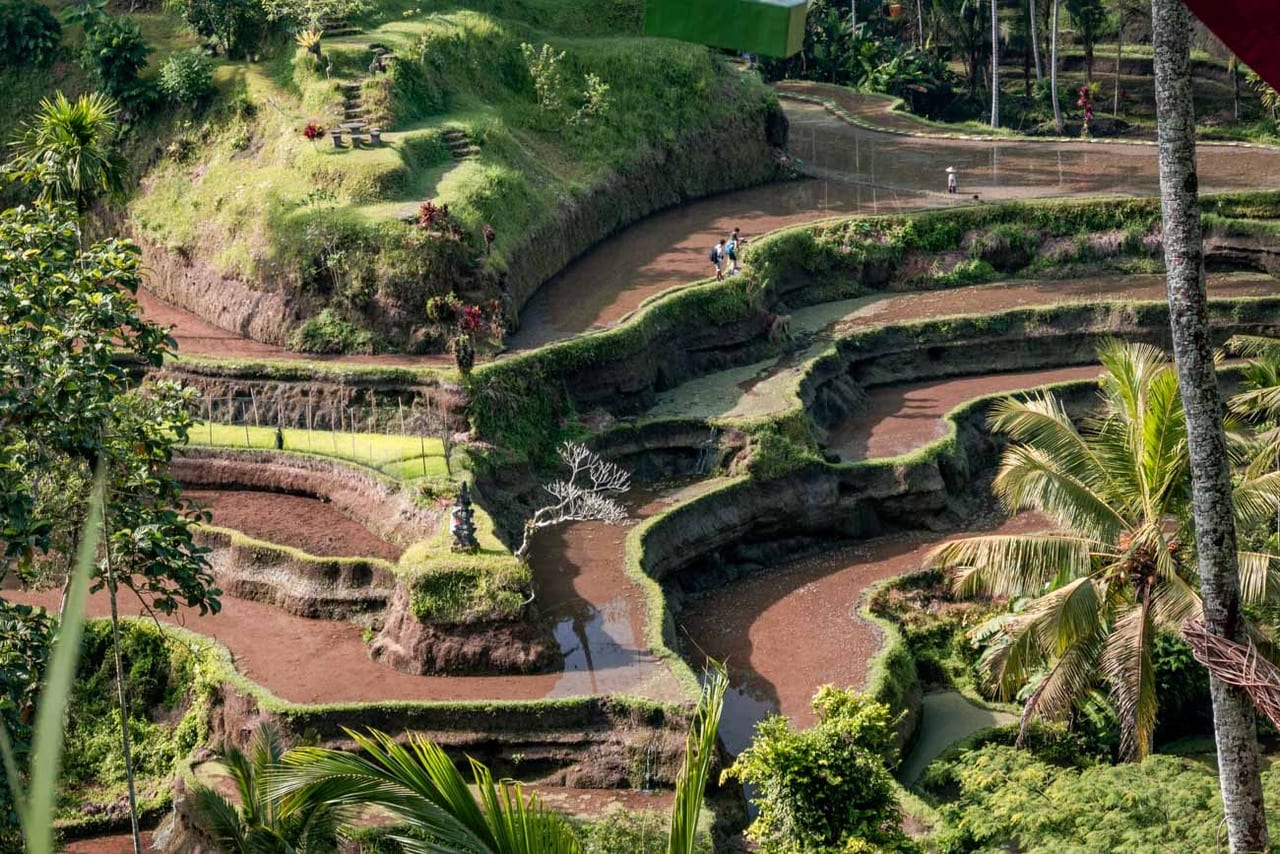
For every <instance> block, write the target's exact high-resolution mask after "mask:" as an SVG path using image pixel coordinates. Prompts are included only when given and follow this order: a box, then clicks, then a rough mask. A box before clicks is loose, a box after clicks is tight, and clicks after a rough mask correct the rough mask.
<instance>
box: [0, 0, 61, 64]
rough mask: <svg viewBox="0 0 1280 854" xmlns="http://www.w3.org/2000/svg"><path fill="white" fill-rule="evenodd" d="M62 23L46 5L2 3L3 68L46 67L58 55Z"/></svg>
mask: <svg viewBox="0 0 1280 854" xmlns="http://www.w3.org/2000/svg"><path fill="white" fill-rule="evenodd" d="M61 42H62V24H60V23H58V19H57V18H56V17H54V15H53V12H51V11H49V7H48V6H46V5H44V4H43V3H37V2H33V0H4V2H0V68H17V67H21V66H37V67H43V66H46V65H49V64H51V63H52V62H53V60H54V59H55V58H56V57H57V55H58V46H59V44H60V43H61Z"/></svg>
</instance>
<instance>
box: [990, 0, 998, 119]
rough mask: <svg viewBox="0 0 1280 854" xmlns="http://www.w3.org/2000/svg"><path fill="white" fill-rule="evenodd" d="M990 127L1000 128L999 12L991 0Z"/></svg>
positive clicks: (994, 0) (993, 0)
mask: <svg viewBox="0 0 1280 854" xmlns="http://www.w3.org/2000/svg"><path fill="white" fill-rule="evenodd" d="M991 126H992V127H993V128H998V127H1000V10H999V9H998V8H996V0H991Z"/></svg>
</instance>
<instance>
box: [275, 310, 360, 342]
mask: <svg viewBox="0 0 1280 854" xmlns="http://www.w3.org/2000/svg"><path fill="white" fill-rule="evenodd" d="M289 346H290V347H291V348H292V349H294V350H299V351H301V352H303V353H372V352H373V336H372V335H370V334H369V332H368V331H366V330H364V329H359V328H357V327H356V325H355V324H354V323H352V322H351V321H349V320H347V319H346V318H345V317H343V316H342V315H340V314H338V313H337V312H336V311H334V310H333V309H330V308H326V309H324V310H323V311H321V312H320V313H319V314H317V315H315V316H314V317H309V318H307V321H306V323H304V324H302V326H300V327H298V328H297V329H296V330H295V331H294V333H293V335H292V336H291V337H290V338H289Z"/></svg>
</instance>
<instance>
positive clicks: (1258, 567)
mask: <svg viewBox="0 0 1280 854" xmlns="http://www.w3.org/2000/svg"><path fill="white" fill-rule="evenodd" d="M1237 559H1238V561H1239V565H1240V599H1241V600H1242V601H1243V602H1244V603H1245V604H1246V605H1259V604H1261V603H1263V602H1270V601H1274V600H1275V599H1276V596H1277V594H1280V557H1277V556H1276V555H1272V554H1264V553H1262V552H1239V553H1238V555H1237Z"/></svg>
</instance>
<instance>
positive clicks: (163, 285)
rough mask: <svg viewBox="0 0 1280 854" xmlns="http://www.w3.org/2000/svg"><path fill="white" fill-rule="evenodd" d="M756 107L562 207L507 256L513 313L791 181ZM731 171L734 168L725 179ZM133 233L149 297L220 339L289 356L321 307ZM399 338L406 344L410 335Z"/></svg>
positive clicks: (775, 129) (648, 153) (775, 121)
mask: <svg viewBox="0 0 1280 854" xmlns="http://www.w3.org/2000/svg"><path fill="white" fill-rule="evenodd" d="M753 106H754V108H753V109H751V110H750V112H746V113H741V114H738V115H737V116H735V117H734V118H733V119H732V120H730V121H725V122H720V123H718V124H716V125H713V126H710V127H706V128H702V129H699V130H696V131H691V132H689V133H686V134H685V135H683V136H682V137H680V138H678V139H674V140H671V141H670V142H668V143H666V144H664V145H661V146H656V147H650V148H645V149H644V150H642V151H641V152H640V153H639V154H638V155H637V156H636V157H634V158H633V159H632V160H630V161H629V162H628V163H626V164H625V165H623V166H621V167H620V168H618V169H617V170H616V171H615V172H614V174H613V175H612V176H611V177H610V178H608V179H606V180H604V181H602V182H600V183H598V184H595V185H592V186H590V187H587V188H585V189H583V190H582V191H581V192H580V193H579V194H578V195H576V196H574V197H572V198H567V199H564V200H562V204H561V206H560V207H559V208H558V209H557V210H556V211H555V213H554V216H553V217H552V218H551V220H550V221H549V222H547V223H546V224H544V225H542V226H541V227H538V228H535V229H534V230H532V231H531V232H530V233H529V234H527V235H525V236H524V238H523V239H522V240H520V241H518V242H516V243H515V244H513V245H512V246H511V247H510V249H508V250H507V251H506V252H505V253H504V255H505V257H506V270H505V272H503V273H502V274H501V275H500V276H499V277H498V279H497V285H498V287H501V288H503V289H505V290H506V291H507V292H508V293H509V294H510V295H511V298H512V302H513V308H516V309H519V308H521V307H523V306H524V304H525V303H526V302H527V301H528V299H529V298H530V297H531V296H532V295H533V293H534V292H535V291H536V290H537V289H538V288H539V287H540V286H541V285H542V284H543V283H544V282H546V281H547V280H548V279H550V278H551V277H552V276H554V275H555V274H556V273H558V272H559V271H560V270H562V269H563V268H564V267H565V266H566V265H567V264H568V263H569V262H570V261H572V260H573V259H574V258H576V257H577V256H578V255H580V254H582V253H583V252H585V251H586V250H587V249H589V248H591V247H592V246H593V245H594V244H596V243H598V242H599V241H601V240H603V239H605V238H607V237H608V236H609V235H611V234H613V233H614V232H616V231H618V230H619V229H621V228H623V227H625V226H627V225H630V224H631V223H633V222H635V221H636V220H638V219H641V218H643V217H645V216H648V215H649V214H651V213H654V212H656V211H659V210H662V209H663V208H668V207H671V206H673V205H678V204H682V203H684V202H687V201H689V200H691V199H696V198H700V197H703V196H709V195H714V194H716V193H721V192H727V191H730V190H739V189H744V188H746V187H751V186H755V185H757V184H762V183H765V182H767V181H771V180H777V179H779V178H781V177H783V176H784V174H785V173H784V170H783V169H782V167H781V166H780V165H779V161H778V158H777V151H778V150H780V149H783V148H785V146H786V141H787V122H786V117H785V116H783V115H782V111H781V108H780V107H778V105H777V104H776V103H765V102H761V103H759V104H758V105H753ZM726 163H732V164H733V168H731V169H726V168H725V167H724V164H726ZM132 232H133V235H132V236H133V238H134V240H135V241H137V243H138V244H139V246H140V247H141V248H142V253H143V263H144V266H145V267H146V268H147V269H148V270H150V271H151V273H152V275H151V276H150V278H149V279H148V283H147V287H148V288H149V289H150V290H151V291H152V292H153V293H155V294H156V296H158V297H160V298H161V299H162V300H164V301H165V302H168V303H170V304H172V305H176V306H178V307H180V308H183V309H186V310H188V311H190V312H192V313H193V314H195V315H197V316H199V317H201V318H203V319H204V320H207V321H208V322H210V323H212V324H214V325H215V326H218V327H220V328H222V329H227V330H230V331H232V332H235V333H237V334H239V335H243V336H246V337H248V338H252V339H254V340H257V341H263V342H266V343H269V344H276V345H281V346H283V345H286V344H287V343H288V341H289V337H290V335H291V333H292V331H293V330H294V329H295V328H296V327H297V326H298V324H299V323H301V322H302V321H303V320H305V319H306V318H307V317H308V316H311V315H313V314H315V313H316V312H317V311H318V310H319V309H320V308H321V307H322V301H321V300H320V298H319V297H318V296H316V295H314V294H310V295H308V294H301V293H296V292H294V291H293V290H291V289H283V288H281V287H280V286H279V284H278V283H276V282H273V281H270V280H266V281H253V282H250V281H246V280H244V279H242V278H240V277H238V276H233V275H228V274H226V273H223V272H219V271H218V270H216V269H215V268H214V267H213V266H212V265H211V264H210V263H209V261H208V260H207V259H205V258H202V257H198V256H195V255H192V254H191V253H189V252H185V251H184V252H177V251H172V250H170V249H169V248H167V247H165V246H161V245H159V244H157V243H155V242H153V241H150V240H148V239H147V238H146V236H145V235H144V234H141V233H140V230H139V229H137V228H134V229H132ZM463 278H465V277H463ZM490 295H496V293H494V294H490ZM379 322H380V323H381V324H384V325H391V326H395V325H397V324H401V325H403V324H405V323H409V322H413V321H412V319H411V318H408V317H400V316H399V315H396V316H387V317H383V318H380V320H379ZM395 331H396V332H397V333H398V335H397V337H399V338H406V339H407V338H408V333H409V331H410V330H409V329H407V328H404V329H398V330H395Z"/></svg>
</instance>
